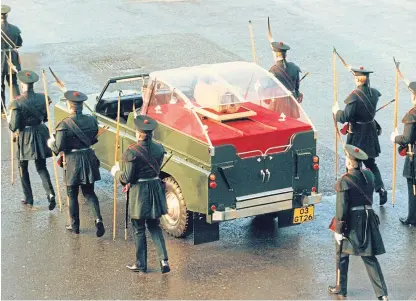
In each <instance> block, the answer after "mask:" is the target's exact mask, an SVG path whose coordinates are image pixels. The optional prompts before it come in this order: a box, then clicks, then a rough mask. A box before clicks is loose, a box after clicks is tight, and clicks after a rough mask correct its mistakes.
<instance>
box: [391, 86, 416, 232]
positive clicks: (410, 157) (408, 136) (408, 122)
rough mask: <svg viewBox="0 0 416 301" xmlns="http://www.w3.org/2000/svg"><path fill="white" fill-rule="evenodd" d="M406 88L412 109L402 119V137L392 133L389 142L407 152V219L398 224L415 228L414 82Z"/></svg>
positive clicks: (415, 119)
mask: <svg viewBox="0 0 416 301" xmlns="http://www.w3.org/2000/svg"><path fill="white" fill-rule="evenodd" d="M408 87H409V90H410V91H411V100H412V103H413V108H411V109H410V111H409V112H407V114H406V115H405V116H404V117H403V120H402V122H403V123H404V132H403V135H399V133H397V132H393V133H391V140H392V142H394V143H397V144H399V145H400V148H403V149H406V150H407V156H406V160H405V163H404V168H403V176H404V177H405V178H406V179H407V187H408V197H409V207H408V214H407V217H406V218H403V217H401V218H400V222H401V223H402V224H403V225H413V226H416V196H415V191H414V189H413V187H414V185H415V184H416V181H415V169H416V168H415V164H414V148H415V144H416V107H415V106H416V82H411V83H410V84H409V86H408ZM409 144H410V145H411V148H412V149H407V148H408V145H409ZM412 165H413V166H412Z"/></svg>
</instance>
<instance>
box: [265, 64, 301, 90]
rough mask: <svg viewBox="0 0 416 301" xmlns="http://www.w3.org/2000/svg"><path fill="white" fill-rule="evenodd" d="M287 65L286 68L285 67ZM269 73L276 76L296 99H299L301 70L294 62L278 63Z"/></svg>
mask: <svg viewBox="0 0 416 301" xmlns="http://www.w3.org/2000/svg"><path fill="white" fill-rule="evenodd" d="M284 65H286V67H285V66H284ZM269 72H271V73H273V74H274V76H275V77H276V78H277V79H278V80H279V81H280V82H281V83H282V84H283V85H284V86H285V87H286V89H288V90H289V91H290V92H292V93H293V96H294V97H295V98H298V97H299V72H301V71H300V68H299V67H298V66H296V64H294V63H292V62H286V61H285V62H284V61H283V60H281V61H277V62H276V64H275V65H273V66H272V67H271V68H270V70H269Z"/></svg>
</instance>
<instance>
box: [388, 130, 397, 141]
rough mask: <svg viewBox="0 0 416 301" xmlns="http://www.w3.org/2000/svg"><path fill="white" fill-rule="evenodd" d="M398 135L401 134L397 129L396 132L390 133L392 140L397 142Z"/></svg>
mask: <svg viewBox="0 0 416 301" xmlns="http://www.w3.org/2000/svg"><path fill="white" fill-rule="evenodd" d="M397 136H399V132H398V131H397V129H396V130H395V131H394V132H391V134H390V140H391V142H393V143H395V142H396V137H397Z"/></svg>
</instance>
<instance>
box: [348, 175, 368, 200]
mask: <svg viewBox="0 0 416 301" xmlns="http://www.w3.org/2000/svg"><path fill="white" fill-rule="evenodd" d="M345 180H346V181H347V182H349V183H351V184H352V185H353V186H354V187H355V188H357V189H358V190H359V191H360V192H361V194H362V195H363V196H364V197H365V198H366V200H367V201H368V202H369V203H370V205H372V201H371V200H370V198H369V197H368V196H367V195H366V194H365V192H364V191H363V190H362V189H361V188H360V187H359V186H358V185H357V184H355V183H354V181H352V180H351V179H350V178H349V177H345Z"/></svg>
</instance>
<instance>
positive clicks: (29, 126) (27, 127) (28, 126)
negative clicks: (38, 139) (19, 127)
mask: <svg viewBox="0 0 416 301" xmlns="http://www.w3.org/2000/svg"><path fill="white" fill-rule="evenodd" d="M38 125H41V123H39V124H34V125H26V126H25V127H24V128H25V129H30V128H31V127H34V126H38Z"/></svg>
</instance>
